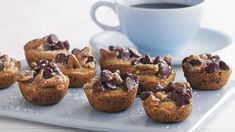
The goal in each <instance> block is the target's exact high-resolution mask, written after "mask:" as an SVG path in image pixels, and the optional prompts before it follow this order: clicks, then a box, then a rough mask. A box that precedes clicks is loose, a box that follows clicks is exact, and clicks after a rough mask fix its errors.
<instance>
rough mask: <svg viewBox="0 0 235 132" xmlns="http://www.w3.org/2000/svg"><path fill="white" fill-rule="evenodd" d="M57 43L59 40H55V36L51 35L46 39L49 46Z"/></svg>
mask: <svg viewBox="0 0 235 132" xmlns="http://www.w3.org/2000/svg"><path fill="white" fill-rule="evenodd" d="M58 41H59V39H58V38H57V36H56V35H55V34H51V35H49V36H48V38H47V42H48V43H51V44H56V43H58Z"/></svg>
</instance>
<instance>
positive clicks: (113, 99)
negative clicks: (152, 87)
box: [84, 84, 137, 113]
mask: <svg viewBox="0 0 235 132" xmlns="http://www.w3.org/2000/svg"><path fill="white" fill-rule="evenodd" d="M84 91H85V94H86V96H87V98H88V101H89V102H90V104H91V106H92V107H94V108H95V109H96V110H98V111H103V112H110V113H115V112H121V111H124V110H126V109H128V108H130V107H131V105H132V104H133V102H134V100H135V97H136V94H137V87H136V88H133V89H132V90H131V91H129V92H128V91H124V90H123V89H121V88H119V89H117V90H113V91H112V90H108V91H103V92H93V91H92V88H91V85H89V84H87V85H85V86H84Z"/></svg>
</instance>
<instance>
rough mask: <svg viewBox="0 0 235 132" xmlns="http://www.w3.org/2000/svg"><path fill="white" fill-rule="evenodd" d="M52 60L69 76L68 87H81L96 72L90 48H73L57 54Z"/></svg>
mask: <svg viewBox="0 0 235 132" xmlns="http://www.w3.org/2000/svg"><path fill="white" fill-rule="evenodd" d="M54 62H55V63H56V64H57V66H58V67H59V68H60V70H61V71H62V72H63V73H64V74H65V75H66V76H68V77H69V87H71V88H77V87H82V86H83V85H84V84H85V83H88V82H89V81H90V80H91V79H92V78H93V77H94V76H95V74H96V66H95V60H94V57H93V56H92V54H91V49H90V48H88V47H85V48H83V49H81V50H79V49H73V50H72V53H71V54H68V55H66V54H63V53H60V54H57V55H56V57H55V60H54Z"/></svg>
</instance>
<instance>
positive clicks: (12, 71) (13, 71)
mask: <svg viewBox="0 0 235 132" xmlns="http://www.w3.org/2000/svg"><path fill="white" fill-rule="evenodd" d="M11 61H12V62H10V63H9V62H8V64H7V65H8V68H7V69H4V70H3V71H0V89H4V88H8V87H10V86H11V85H12V84H14V83H15V81H16V76H17V74H18V72H19V70H20V68H21V64H20V62H19V61H16V60H15V59H13V60H11Z"/></svg>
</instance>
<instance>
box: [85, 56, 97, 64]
mask: <svg viewBox="0 0 235 132" xmlns="http://www.w3.org/2000/svg"><path fill="white" fill-rule="evenodd" d="M93 61H95V59H94V57H93V56H88V57H87V61H86V63H90V62H93Z"/></svg>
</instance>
